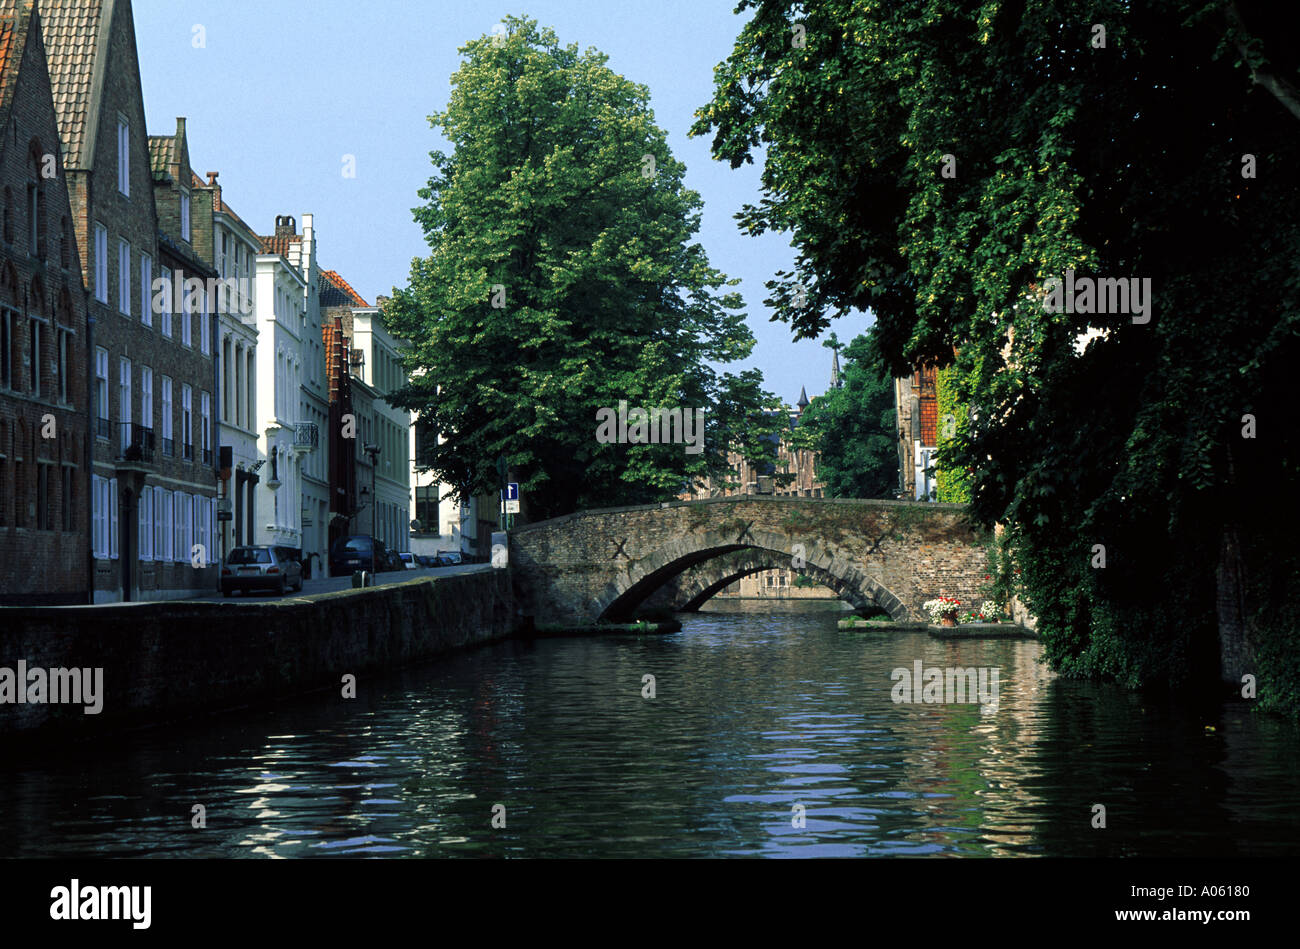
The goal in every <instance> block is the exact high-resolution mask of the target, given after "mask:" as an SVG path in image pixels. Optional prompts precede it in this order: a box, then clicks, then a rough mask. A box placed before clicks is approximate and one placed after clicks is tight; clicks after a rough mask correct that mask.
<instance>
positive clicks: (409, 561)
mask: <svg viewBox="0 0 1300 949" xmlns="http://www.w3.org/2000/svg"><path fill="white" fill-rule="evenodd" d="M397 556H398V557H400V558H402V565H403V566H404V567H406V569H407V570H417V569H419V566H420V565H419V564H418V563H416V562H415V554H413V553H411V552H410V551H409V550H406V551H402V552H401V553H399V554H398V555H397Z"/></svg>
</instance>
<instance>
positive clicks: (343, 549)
mask: <svg viewBox="0 0 1300 949" xmlns="http://www.w3.org/2000/svg"><path fill="white" fill-rule="evenodd" d="M373 546H374V561H373V564H372V562H371V538H370V535H369V534H353V535H351V536H350V537H340V538H339V539H338V540H336V541H334V544H333V546H331V547H330V576H331V577H346V576H351V575H352V574H353V573H355V572H356V571H357V570H372V569H373V570H375V571H376V572H379V571H382V570H388V569H392V567H391V561H390V560H389V558H388V553H387V551H388V547H387V546H386V545H385V544H384V542H383V541H382V540H379V541H375V542H374V545H373ZM397 569H399V570H400V569H402V568H401V567H398V568H397Z"/></svg>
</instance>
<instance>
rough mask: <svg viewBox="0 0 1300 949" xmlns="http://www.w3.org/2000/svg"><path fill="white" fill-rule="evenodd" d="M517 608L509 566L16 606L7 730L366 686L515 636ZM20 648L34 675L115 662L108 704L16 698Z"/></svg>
mask: <svg viewBox="0 0 1300 949" xmlns="http://www.w3.org/2000/svg"><path fill="white" fill-rule="evenodd" d="M515 612H516V611H515V602H514V593H513V586H512V580H511V577H510V571H508V570H490V571H483V572H476V573H467V574H460V575H456V576H448V577H436V578H434V577H429V578H421V579H417V580H410V581H407V582H405V583H398V584H392V585H388V586H382V587H374V588H368V589H361V590H346V591H342V592H338V593H323V594H318V595H315V596H301V597H294V598H289V599H285V600H272V601H266V602H261V603H259V602H256V601H248V602H244V601H240V602H226V603H192V602H176V601H172V602H165V603H129V604H120V605H112V606H106V605H101V606H96V607H93V608H92V607H44V608H39V607H31V608H28V607H15V608H6V609H2V610H0V740H4V739H10V738H16V737H21V736H32V735H40V736H44V735H47V734H59V733H79V734H96V733H99V732H103V731H106V730H112V729H117V728H130V727H136V726H144V725H152V724H161V723H163V722H167V721H174V720H178V719H184V718H189V717H193V716H196V715H207V714H211V713H214V712H220V711H224V710H228V709H231V708H237V707H243V706H249V705H257V704H261V703H269V702H274V701H276V700H278V699H283V698H286V697H289V696H293V695H298V694H303V693H308V692H314V691H320V690H333V691H334V693H335V695H338V696H342V695H343V691H342V690H343V688H344V685H345V680H344V677H345V676H348V675H351V676H355V677H356V679H355V682H356V686H355V687H356V689H357V690H358V691H360V690H362V689H365V688H366V685H367V682H366V678H367V676H374V675H378V674H380V673H382V672H385V671H388V670H393V669H398V668H401V667H403V666H409V665H414V664H417V663H420V662H424V661H426V660H429V659H433V658H435V657H437V656H440V655H443V654H445V653H448V652H451V651H453V650H457V649H462V648H467V647H470V646H473V645H476V644H479V643H486V642H491V641H493V640H498V639H503V638H505V637H507V636H509V635H510V634H511V633H512V632H513V631H514V627H515V623H516V618H515ZM19 660H22V661H24V662H25V664H26V669H27V670H28V672H27V678H28V679H29V682H30V680H31V677H32V675H33V673H32V672H31V671H30V670H33V669H45V670H49V669H74V668H75V669H102V670H103V672H102V686H101V687H100V690H99V691H100V694H99V701H100V702H102V709H101V710H100V711H99V712H98V713H97V714H89V715H88V714H86V712H85V704H84V699H85V697H84V696H81V701H82V702H83V704H68V703H65V704H49V703H48V701H47V702H46V703H45V704H34V703H32V702H25V703H17V702H16V701H15V700H14V697H13V696H12V695H7V694H6V692H5V684H6V683H5V679H6V671H5V670H12V671H11V672H9V673H8V680H9V686H10V690H11V692H12V687H13V685H15V684H16V681H15V680H16V678H17V676H16V673H17V670H18V662H19ZM64 678H65V683H66V677H64ZM20 687H21V686H20ZM86 687H87V688H88V689H89V688H91V687H92V683H91V682H90V681H89V680H87V681H86ZM47 688H48V686H47ZM65 688H66V684H65ZM29 689H30V686H29ZM24 694H25V695H29V694H32V693H30V691H29V692H26V693H24ZM45 697H46V699H48V698H49V697H50V694H49V692H48V691H47V692H46V693H45Z"/></svg>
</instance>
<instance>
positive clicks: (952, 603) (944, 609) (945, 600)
mask: <svg viewBox="0 0 1300 949" xmlns="http://www.w3.org/2000/svg"><path fill="white" fill-rule="evenodd" d="M959 606H961V600H954V599H953V598H952V597H950V596H941V597H939V598H938V599H936V600H926V601H925V602H924V603H923V604H922V605H921V609H923V610H925V611H926V612H927V613H929V614H930V620H931V621H932V622H935V623H938V622H939V621H940V620H942V619H943V614H944V613H956V612H957V607H959Z"/></svg>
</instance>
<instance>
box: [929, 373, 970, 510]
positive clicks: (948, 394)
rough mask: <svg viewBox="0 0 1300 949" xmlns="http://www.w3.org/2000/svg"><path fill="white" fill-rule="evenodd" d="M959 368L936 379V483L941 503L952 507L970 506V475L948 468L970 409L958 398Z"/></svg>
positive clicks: (963, 469)
mask: <svg viewBox="0 0 1300 949" xmlns="http://www.w3.org/2000/svg"><path fill="white" fill-rule="evenodd" d="M958 372H959V370H958V369H957V368H956V367H955V366H948V367H947V368H945V369H940V370H939V372H938V373H937V375H936V377H935V401H936V405H937V408H938V416H939V417H938V431H937V435H936V447H937V448H938V449H939V456H938V460H937V461H936V463H935V481H936V482H937V485H938V500H940V501H945V502H948V503H951V504H968V503H970V473H969V472H968V471H966V469H965V468H959V467H955V466H952V467H950V466H948V465H946V464H945V463H944V462H945V459H946V457H947V455H948V446H949V445H950V444H952V443H953V442H954V441H955V439H956V438H957V437H958V436H960V435H961V434H963V433H964V432H965V429H966V405H965V403H963V402H961V401H960V400H959V398H958V395H957V374H958Z"/></svg>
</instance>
